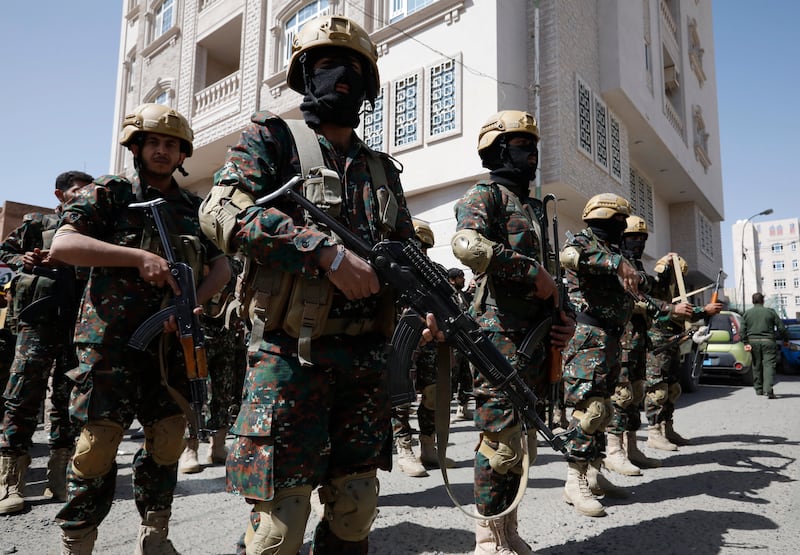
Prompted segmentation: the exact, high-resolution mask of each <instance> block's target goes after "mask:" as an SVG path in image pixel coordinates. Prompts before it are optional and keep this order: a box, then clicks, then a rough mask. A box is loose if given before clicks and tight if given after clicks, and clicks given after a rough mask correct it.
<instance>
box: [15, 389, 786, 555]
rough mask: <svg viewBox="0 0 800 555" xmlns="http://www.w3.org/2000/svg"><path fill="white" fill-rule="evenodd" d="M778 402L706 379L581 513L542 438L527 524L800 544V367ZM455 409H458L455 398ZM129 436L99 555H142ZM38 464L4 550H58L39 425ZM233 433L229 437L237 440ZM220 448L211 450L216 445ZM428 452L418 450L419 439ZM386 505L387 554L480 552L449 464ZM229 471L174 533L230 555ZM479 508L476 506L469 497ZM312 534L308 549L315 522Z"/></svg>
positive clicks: (670, 539)
mask: <svg viewBox="0 0 800 555" xmlns="http://www.w3.org/2000/svg"><path fill="white" fill-rule="evenodd" d="M778 379H779V383H778V384H777V385H776V386H775V392H776V394H777V396H778V398H777V399H775V400H768V399H767V398H766V397H757V396H756V395H755V393H754V392H753V390H752V388H747V387H742V386H738V385H732V384H729V383H725V382H722V381H718V382H714V383H703V384H702V385H701V386H700V388H699V389H698V391H697V392H695V393H692V394H685V395H683V396H682V397H681V398H680V399H679V400H678V410H677V412H676V417H675V428H676V429H677V430H678V431H679V432H680V433H681V434H682V435H683V436H685V437H688V438H691V439H692V445H690V446H688V447H682V448H680V450H679V451H677V452H673V453H667V452H661V451H654V450H652V449H647V448H645V447H644V440H645V438H646V435H647V432H646V429H645V427H644V425H643V426H642V428H641V429H640V431H639V434H638V436H639V439H640V447H641V448H642V449H643V450H644V451H645V452H646V454H648V455H649V456H652V457H657V458H659V459H662V461H663V466H662V468H659V469H653V470H646V471H644V475H643V476H641V477H623V476H619V475H616V474H613V473H608V472H606V475H607V476H608V477H609V478H610V479H611V480H612V481H613V482H614V483H616V484H618V485H623V486H625V487H627V488H629V491H630V493H631V495H630V497H629V498H628V499H624V500H609V499H606V500H603V503H604V505H606V507H607V512H608V516H606V517H604V518H590V517H585V516H581V515H579V514H578V513H577V512H576V511H575V510H574V509H573V508H572V507H570V506H569V505H567V504H566V503H564V501H563V500H562V497H561V494H562V489H563V485H564V480H565V478H566V469H567V465H566V463H565V462H564V461H563V459H562V457H561V456H560V455H559V454H556V453H555V452H553V451H552V449H550V448H549V447H546V446H543V445H542V444H541V442H540V447H539V457H538V460H537V461H536V464H535V465H534V466H533V467H532V468H531V472H530V479H529V488H528V490H527V493H526V495H525V498H524V500H523V502H522V505H521V506H520V509H519V521H520V533H521V535H522V536H523V537H524V538H525V539H526V540H527V541H528V542H529V543H530V544H531V545H532V547H533V549H534V551H536V552H537V553H542V554H576V555H577V554H583V553H586V554H601V553H614V554H626V553H631V554H633V553H637V554H640V553H647V554H651V553H655V554H662V553H663V554H672V553H674V554H684V553H699V554H712V553H722V554H727V553H743V552H744V551H745V550H748V551H749V550H754V549H755V550H760V551H761V552H763V553H769V554H770V555H772V554H780V553H786V554H789V553H796V552H797V549H798V548H797V541H798V538H800V512H798V511H800V489H798V487H797V484H796V482H797V480H798V475H799V474H800V467H799V466H798V457H800V377H798V376H785V375H781V376H778ZM453 409H455V406H454V407H453ZM128 435H129V432H128V433H127V434H126V438H125V440H124V441H123V443H122V445H121V447H120V454H119V456H118V457H117V462H118V465H119V475H118V481H117V499H116V501H115V503H114V506H113V508H112V510H111V512H110V514H109V515H108V517H107V518H106V519H105V521H104V522H103V524H102V525H101V527H100V532H99V538H98V541H97V545H96V549H95V552H96V553H101V554H109V555H116V554H126V555H128V554H130V553H133V550H134V545H135V539H136V533H137V528H138V523H139V517H138V514H137V513H136V509H135V506H134V502H133V499H132V490H131V480H130V464H131V460H132V457H133V453H134V452H135V451H136V449H137V448H138V446H139V443H138V442H135V441H130V440H129V438H128ZM34 439H35V441H36V442H37V443H36V445H35V446H34V448H33V451H32V456H33V457H34V460H33V464H32V465H31V468H30V470H29V471H28V489H27V492H28V494H29V497H28V502H29V509H27V510H26V511H25V512H24V513H22V514H19V515H14V516H5V517H3V518H2V520H0V523H2V528H1V529H0V553H2V554H7V553H21V554H41V553H57V552H58V545H59V529H58V527H57V526H56V525H55V524H54V523H53V517H54V515H55V514H56V512H57V510H58V508H59V505H58V504H57V503H51V502H49V501H48V500H45V499H44V498H43V497H41V494H42V490H43V489H44V479H45V468H46V464H47V458H46V454H47V448H46V445H44V442H45V435H44V432H43V431H41V429H40V430H39V431H37V434H36V436H35V438H34ZM230 441H232V440H231V439H230V438H229V443H230ZM476 441H477V433H476V432H475V428H474V426H473V425H472V424H471V423H467V422H456V423H453V425H452V428H451V435H450V446H449V448H448V456H449V457H451V458H453V459H454V460H455V461H456V462H457V465H456V468H453V469H451V470H450V472H449V477H450V481H451V483H452V484H453V491H454V493H455V495H456V497H457V498H458V499H459V500H460V501H461V502H462V503H465V504H469V503H470V497H471V479H472V452H473V451H472V450H473V448H474V446H475V443H476ZM206 448H207V446H201V450H200V454H201V456H203V455H205V452H206ZM415 450H416V451H417V452H418V447H415ZM379 478H380V482H381V492H380V498H379V510H380V512H379V515H378V517H377V520H376V521H375V525H374V527H373V532H372V534H371V536H370V553H374V554H398V555H400V554H468V553H472V551H473V549H474V532H473V527H474V525H473V523H472V522H471V521H470V520H469V519H468V518H467V517H466V516H464V515H463V514H462V513H461V512H460V511H459V510H458V509H457V508H455V507H454V506H453V503H452V502H451V501H450V499H449V497H448V496H447V493H446V491H445V489H444V486H443V485H442V484H443V482H442V476H441V474H440V472H439V471H438V470H431V471H430V475H429V476H428V477H425V478H409V477H406V476H404V475H403V474H401V473H400V471H399V470H398V469H395V470H394V471H392V472H380V473H379ZM224 487H225V481H224V468H223V467H221V466H218V467H209V468H206V469H205V470H204V471H203V472H202V473H200V474H194V475H181V476H179V480H178V487H177V490H176V496H175V502H174V505H173V516H172V520H171V526H170V538H171V539H172V541H173V543H174V545H175V547H176V548H177V549H178V550H179V551H180V552H181V553H183V554H198V555H199V554H230V553H234V552H235V547H234V543H235V542H236V540H237V538H238V537H239V535H240V534H241V533H242V532H243V530H244V527H245V524H246V522H247V513H248V506H247V505H246V504H245V503H244V501H242V500H241V499H239V498H237V497H235V496H233V495H230V494H227V493H225V492H224ZM468 509H469V510H474V508H473V507H471V506H469V507H468ZM315 518H316V517H315V514H314V512H313V511H312V515H311V518H310V521H311V522H310V523H309V527H308V528H307V530H306V540H307V543H306V544H305V545H304V547H303V551H302V553H307V550H308V547H309V543H308V542H309V541H310V538H311V533H312V530H313V523H314V521H315Z"/></svg>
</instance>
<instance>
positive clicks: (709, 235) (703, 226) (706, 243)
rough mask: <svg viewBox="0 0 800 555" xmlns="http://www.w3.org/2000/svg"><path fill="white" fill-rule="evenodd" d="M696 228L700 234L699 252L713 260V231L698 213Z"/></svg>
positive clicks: (701, 214) (704, 218)
mask: <svg viewBox="0 0 800 555" xmlns="http://www.w3.org/2000/svg"><path fill="white" fill-rule="evenodd" d="M697 227H698V231H699V234H700V252H702V253H704V254H706V255H707V256H708V257H709V258H714V230H713V228H712V227H711V222H710V221H709V219H708V218H706V216H705V214H703V213H702V212H698V214H697Z"/></svg>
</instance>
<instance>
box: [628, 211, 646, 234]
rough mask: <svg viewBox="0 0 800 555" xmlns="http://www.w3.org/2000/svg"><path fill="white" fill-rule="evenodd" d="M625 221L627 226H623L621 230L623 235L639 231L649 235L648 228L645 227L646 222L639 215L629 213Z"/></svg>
mask: <svg viewBox="0 0 800 555" xmlns="http://www.w3.org/2000/svg"><path fill="white" fill-rule="evenodd" d="M625 221H626V223H627V226H626V227H625V231H623V232H622V236H623V237H624V236H626V235H635V234H637V233H641V234H642V235H650V230H649V229H647V222H646V221H644V220H643V219H642V218H640V217H639V216H637V215H635V214H631V215H630V216H628V217H627V219H626V220H625Z"/></svg>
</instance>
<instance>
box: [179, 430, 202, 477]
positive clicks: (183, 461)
mask: <svg viewBox="0 0 800 555" xmlns="http://www.w3.org/2000/svg"><path fill="white" fill-rule="evenodd" d="M199 445H200V442H199V440H198V439H197V438H196V437H195V438H189V439H187V440H186V447H185V448H184V449H183V453H181V457H180V458H179V459H178V472H180V473H181V474H196V473H198V472H200V471H201V470H203V467H202V466H200V461H198V460H197V448H198V447H199Z"/></svg>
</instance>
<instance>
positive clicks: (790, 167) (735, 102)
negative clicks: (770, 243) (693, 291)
mask: <svg viewBox="0 0 800 555" xmlns="http://www.w3.org/2000/svg"><path fill="white" fill-rule="evenodd" d="M702 1H703V2H707V1H711V0H702ZM32 5H35V6H36V7H37V9H36V10H35V11H34V10H32V9H31V6H32ZM45 10H46V11H47V16H46V17H41V12H43V11H45ZM37 16H38V17H37ZM713 16H714V42H715V44H714V49H715V53H714V54H715V56H714V58H715V62H716V70H717V94H718V100H719V119H720V142H721V150H722V152H721V155H722V176H723V187H724V198H725V206H724V214H725V221H723V222H722V224H721V230H722V250H723V253H722V254H723V261H724V269H725V272H726V273H727V274H728V276H729V278H728V279H727V282H726V286H728V287H733V286H734V272H733V258H734V256H740V253H739V252H738V250H737V252H734V250H733V245H732V240H731V226H732V225H733V224H734V223H735V222H736V221H737V220H743V219H746V218H748V217H750V216H752V215H753V214H756V213H758V212H760V211H762V210H765V209H767V208H772V209H773V210H774V211H775V212H774V214H772V215H771V216H768V217H760V218H757V219H755V221H764V220H766V219H778V218H790V217H797V216H798V215H799V214H798V213H800V207H799V206H798V205H799V204H800V191H798V187H797V185H798V182H797V181H798V180H797V177H796V175H797V170H796V169H795V167H794V166H795V162H796V160H797V159H798V157H800V152H798V151H797V150H795V149H797V147H798V146H800V140H798V136H800V105H799V104H798V102H797V100H796V95H797V93H798V91H800V71H798V70H797V68H798V67H799V66H798V59H800V46H798V42H797V22H798V21H800V2H795V1H793V0H760V1H759V2H752V1H745V0H716V1H715V2H714V3H713ZM121 17H122V2H121V1H120V0H72V1H64V0H39V1H38V2H36V3H35V4H32V3H29V2H6V3H4V5H3V14H2V17H0V75H2V76H3V82H4V83H5V85H4V86H3V87H0V106H2V107H3V112H2V115H0V118H1V119H0V121H1V122H2V124H0V129H2V131H3V132H2V133H0V168H3V171H4V175H3V178H2V185H1V186H0V204H1V203H2V202H3V201H5V200H13V201H16V202H24V203H28V204H35V205H42V206H53V205H54V204H55V202H56V201H55V197H54V196H53V188H54V187H53V183H54V181H55V177H56V175H58V174H59V173H61V172H63V171H67V170H73V169H76V170H82V171H85V172H87V173H90V174H92V175H95V176H97V175H102V174H104V173H107V172H108V170H109V160H110V152H111V144H112V140H115V138H114V137H112V132H113V124H114V121H113V120H114V94H115V89H116V80H117V65H118V57H119V35H120V25H121ZM708 55H709V54H708V52H707V53H706V56H708Z"/></svg>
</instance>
